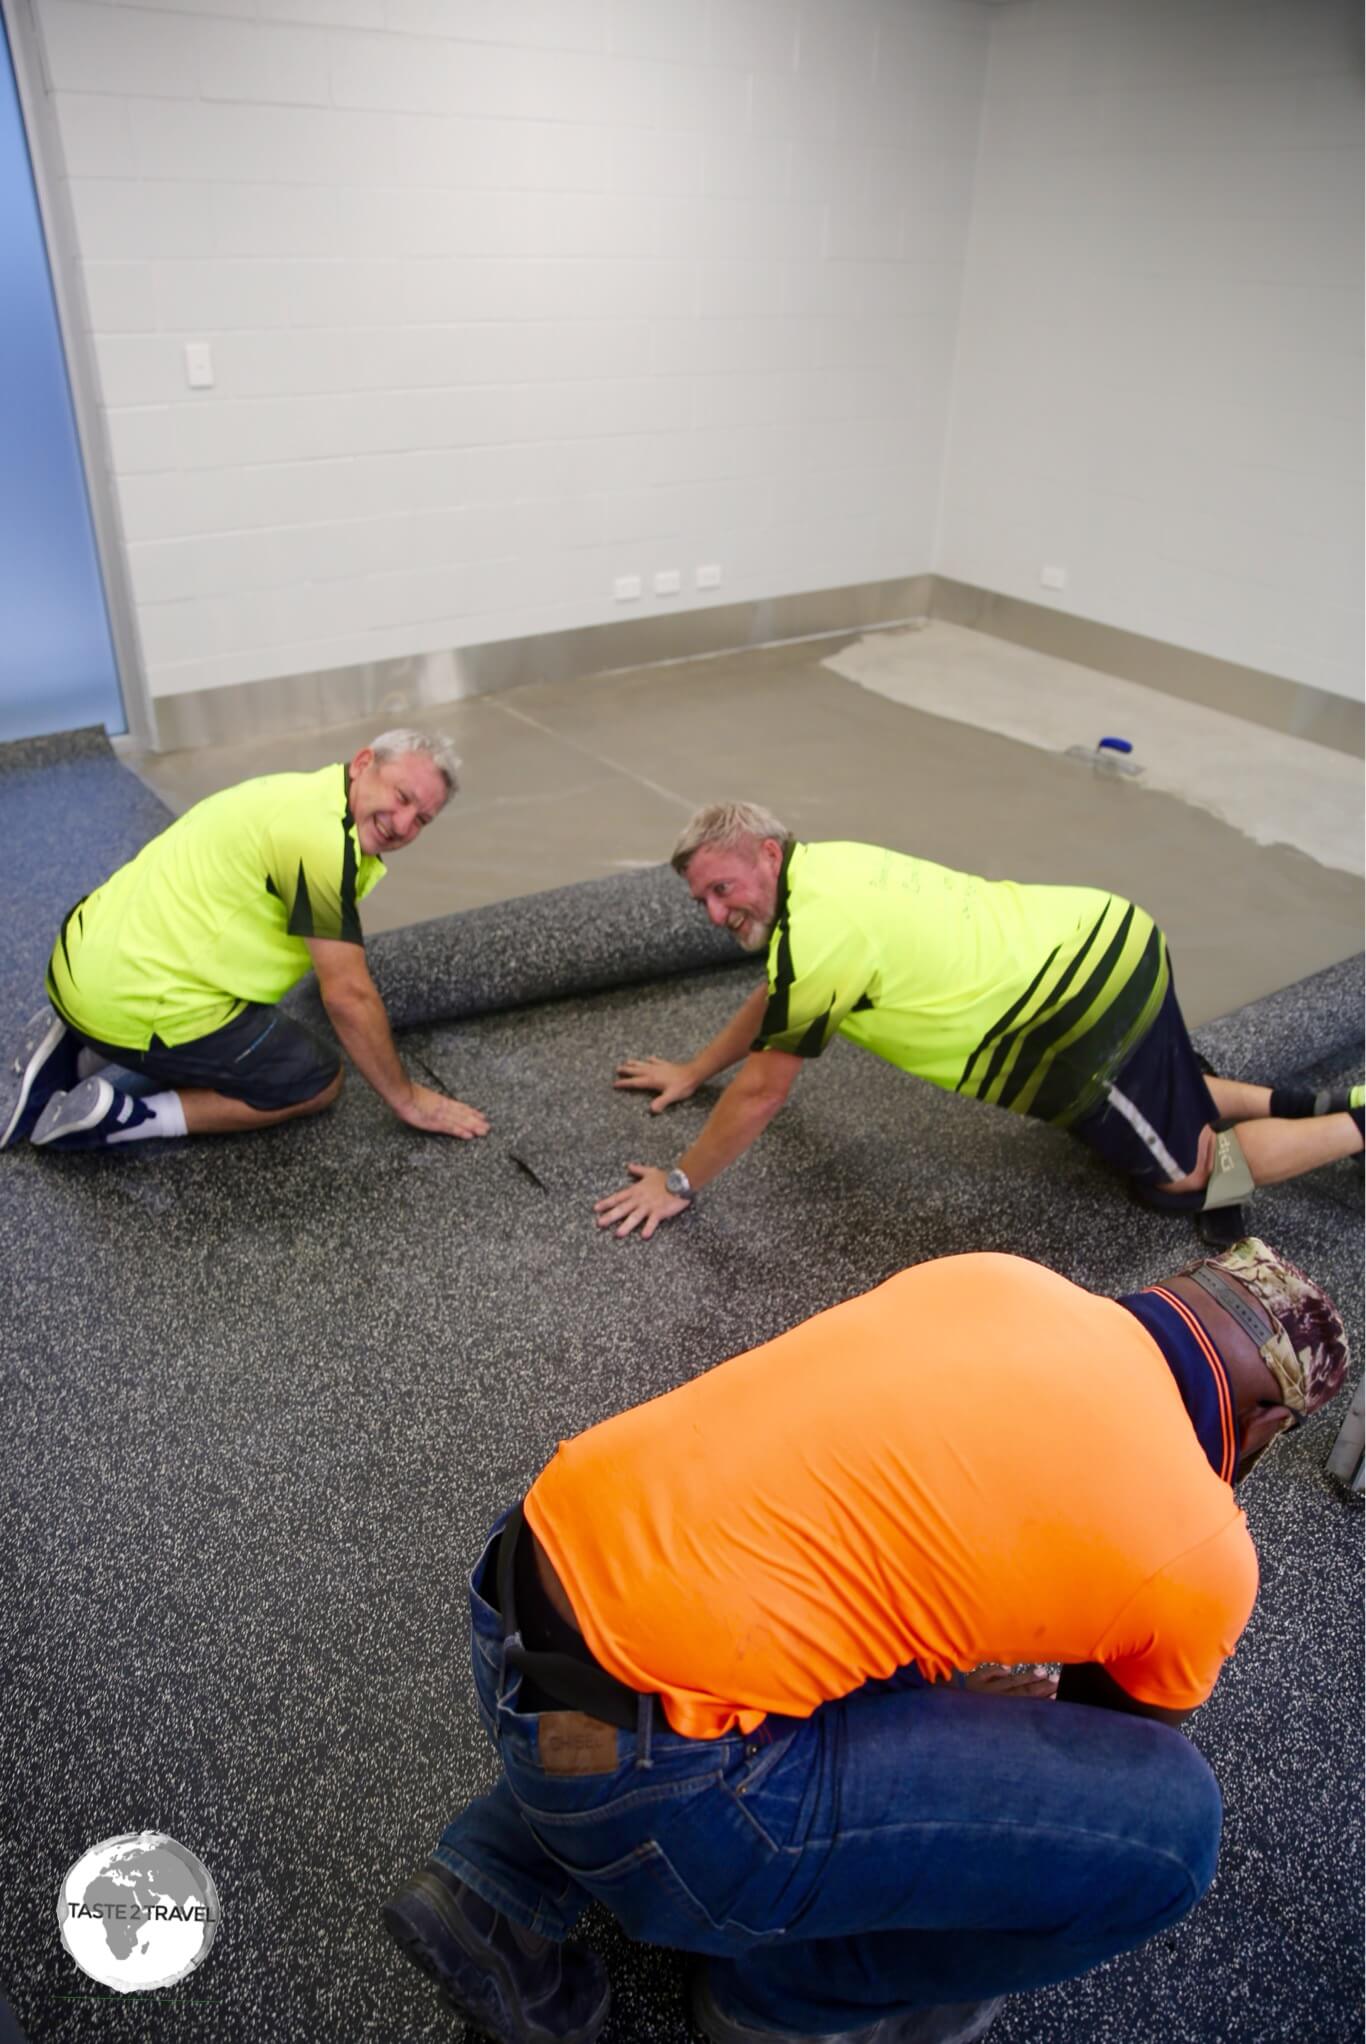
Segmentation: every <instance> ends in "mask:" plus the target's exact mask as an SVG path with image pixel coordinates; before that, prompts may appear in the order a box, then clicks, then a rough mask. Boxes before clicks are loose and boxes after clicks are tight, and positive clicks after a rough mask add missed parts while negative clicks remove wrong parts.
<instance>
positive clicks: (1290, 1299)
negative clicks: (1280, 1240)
mask: <svg viewBox="0 0 1366 2044" xmlns="http://www.w3.org/2000/svg"><path fill="white" fill-rule="evenodd" d="M1201 1265H1207V1266H1208V1267H1210V1268H1211V1269H1214V1270H1222V1271H1227V1273H1228V1275H1229V1276H1230V1277H1231V1278H1237V1280H1238V1282H1239V1283H1240V1284H1244V1285H1246V1286H1247V1288H1248V1290H1249V1291H1250V1292H1251V1293H1252V1295H1253V1297H1254V1298H1255V1299H1257V1300H1258V1301H1259V1303H1260V1304H1261V1305H1263V1306H1264V1307H1265V1308H1266V1310H1267V1312H1268V1313H1270V1314H1271V1315H1272V1316H1273V1318H1274V1319H1275V1321H1276V1322H1277V1325H1276V1328H1275V1330H1274V1332H1273V1333H1272V1335H1271V1337H1270V1339H1269V1340H1267V1341H1266V1342H1264V1343H1263V1344H1262V1345H1261V1355H1262V1360H1263V1361H1264V1362H1265V1364H1266V1366H1267V1368H1268V1369H1269V1370H1270V1371H1271V1374H1272V1376H1273V1377H1274V1378H1275V1379H1276V1382H1277V1383H1278V1384H1279V1386H1280V1390H1281V1397H1282V1399H1283V1400H1284V1401H1285V1403H1286V1405H1288V1406H1289V1408H1290V1410H1291V1411H1292V1412H1298V1413H1306V1414H1307V1413H1311V1412H1317V1411H1318V1409H1319V1407H1320V1406H1321V1405H1326V1404H1327V1402H1328V1400H1329V1399H1330V1398H1331V1397H1332V1396H1333V1395H1334V1393H1335V1392H1336V1391H1337V1390H1338V1388H1339V1387H1340V1385H1341V1383H1342V1380H1343V1378H1344V1377H1345V1376H1346V1374H1347V1362H1348V1354H1347V1336H1346V1333H1345V1331H1344V1329H1343V1325H1342V1316H1341V1314H1340V1313H1339V1312H1338V1309H1337V1307H1336V1306H1335V1305H1334V1304H1333V1301H1332V1300H1331V1299H1330V1298H1329V1296H1328V1294H1327V1292H1325V1291H1324V1289H1323V1287H1322V1285H1316V1284H1315V1283H1314V1281H1313V1279H1312V1278H1308V1277H1306V1276H1305V1274H1304V1272H1303V1271H1302V1270H1299V1269H1297V1268H1296V1266H1295V1265H1294V1264H1293V1263H1291V1262H1290V1261H1289V1260H1288V1259H1287V1258H1286V1257H1284V1256H1278V1255H1277V1253H1276V1251H1275V1250H1274V1249H1270V1248H1268V1246H1267V1244H1266V1243H1265V1242H1262V1241H1259V1240H1258V1238H1257V1237H1256V1236H1255V1235H1247V1236H1245V1237H1244V1238H1243V1240H1242V1241H1241V1242H1235V1243H1234V1245H1233V1247H1232V1248H1231V1249H1227V1250H1225V1252H1224V1254H1223V1255H1222V1256H1211V1257H1202V1258H1201V1259H1200V1263H1199V1264H1193V1265H1191V1266H1189V1267H1190V1268H1191V1269H1198V1268H1200V1267H1201Z"/></svg>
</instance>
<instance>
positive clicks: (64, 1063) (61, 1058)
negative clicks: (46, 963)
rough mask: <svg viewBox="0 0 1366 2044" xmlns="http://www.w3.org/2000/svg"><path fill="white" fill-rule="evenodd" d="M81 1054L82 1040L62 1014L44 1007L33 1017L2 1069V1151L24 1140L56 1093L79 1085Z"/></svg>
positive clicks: (0, 1144) (0, 1078) (0, 1145)
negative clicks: (77, 1063) (77, 1067)
mask: <svg viewBox="0 0 1366 2044" xmlns="http://www.w3.org/2000/svg"><path fill="white" fill-rule="evenodd" d="M78 1055H79V1043H78V1039H77V1038H76V1037H74V1036H73V1035H72V1033H71V1031H70V1030H69V1029H68V1028H67V1026H66V1024H65V1022H63V1020H62V1018H61V1016H60V1015H55V1014H54V1013H53V1011H52V1009H51V1008H41V1009H40V1010H39V1011H38V1013H37V1014H36V1015H34V1016H31V1017H30V1019H29V1021H28V1023H27V1025H26V1026H25V1029H24V1033H23V1035H22V1036H21V1037H20V1039H19V1041H18V1043H17V1044H16V1045H15V1048H14V1055H13V1057H12V1058H11V1059H10V1060H9V1062H8V1063H7V1064H6V1065H5V1067H4V1070H3V1071H0V1150H7V1149H8V1148H9V1146H10V1144H11V1143H19V1142H22V1141H23V1139H24V1137H25V1136H26V1135H29V1134H30V1133H31V1132H32V1129H33V1126H34V1123H35V1122H36V1121H37V1119H38V1117H39V1115H40V1114H41V1113H42V1111H43V1109H44V1108H45V1107H46V1106H47V1103H48V1101H49V1100H50V1099H51V1098H52V1096H53V1094H54V1093H64V1092H65V1091H66V1089H67V1088H68V1087H69V1086H74V1085H75V1083H76V1059H77V1056H78Z"/></svg>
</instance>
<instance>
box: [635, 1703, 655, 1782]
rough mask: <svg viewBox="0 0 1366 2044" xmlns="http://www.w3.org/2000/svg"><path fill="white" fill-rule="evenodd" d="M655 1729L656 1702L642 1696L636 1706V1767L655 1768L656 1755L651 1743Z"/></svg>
mask: <svg viewBox="0 0 1366 2044" xmlns="http://www.w3.org/2000/svg"><path fill="white" fill-rule="evenodd" d="M654 1729H655V1700H654V1698H653V1696H646V1695H644V1694H642V1695H641V1698H640V1701H639V1703H638V1704H637V1705H636V1766H637V1767H653V1766H654V1764H655V1763H654V1755H653V1753H652V1751H651V1742H652V1740H653V1738H654Z"/></svg>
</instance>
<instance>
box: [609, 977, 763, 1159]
mask: <svg viewBox="0 0 1366 2044" xmlns="http://www.w3.org/2000/svg"><path fill="white" fill-rule="evenodd" d="M767 1006H768V987H767V985H763V986H757V987H756V988H755V989H754V992H753V993H752V994H751V995H750V996H749V998H748V1000H747V1001H746V1002H745V1004H744V1006H743V1007H742V1008H741V1009H740V1011H739V1013H738V1014H736V1015H732V1017H731V1019H730V1021H729V1022H727V1024H726V1026H725V1028H724V1029H722V1030H721V1031H720V1032H719V1033H718V1034H717V1035H716V1036H714V1037H713V1038H712V1040H711V1042H710V1043H708V1044H706V1045H704V1046H703V1048H702V1049H701V1050H699V1051H698V1053H697V1055H696V1057H691V1058H688V1059H687V1060H686V1061H685V1062H684V1063H682V1064H677V1063H674V1062H673V1061H671V1060H670V1059H669V1058H662V1057H646V1058H627V1060H626V1062H625V1063H624V1064H620V1065H618V1066H617V1076H616V1078H615V1080H614V1081H613V1084H614V1085H615V1086H616V1087H617V1089H618V1091H619V1092H623V1093H654V1094H656V1095H657V1096H658V1097H657V1098H656V1099H654V1100H652V1101H651V1102H650V1112H651V1114H660V1113H662V1111H663V1110H664V1108H666V1107H672V1106H673V1104H674V1102H675V1101H676V1100H688V1099H690V1098H691V1097H692V1095H693V1094H694V1093H695V1092H696V1091H697V1089H698V1087H699V1086H705V1084H706V1083H707V1080H708V1079H714V1078H715V1077H716V1075H717V1073H718V1072H724V1071H726V1070H727V1069H728V1067H729V1066H731V1065H733V1064H735V1063H736V1062H737V1060H738V1059H740V1058H742V1057H744V1056H745V1054H746V1052H747V1051H748V1050H749V1047H750V1045H751V1044H752V1043H753V1041H754V1039H755V1037H756V1036H757V1035H758V1034H759V1029H760V1025H761V1024H762V1022H763V1019H764V1009H765V1008H766V1007H767ZM737 1155H738V1152H737ZM718 1168H719V1167H718ZM691 1175H692V1174H691V1173H689V1176H690V1177H691Z"/></svg>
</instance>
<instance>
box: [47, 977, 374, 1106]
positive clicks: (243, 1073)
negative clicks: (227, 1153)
mask: <svg viewBox="0 0 1366 2044" xmlns="http://www.w3.org/2000/svg"><path fill="white" fill-rule="evenodd" d="M75 1033H76V1034H77V1035H78V1036H80V1037H81V1038H82V1040H83V1041H84V1042H86V1043H89V1044H90V1045H91V1047H92V1048H93V1049H95V1050H99V1051H103V1052H104V1054H105V1056H106V1057H109V1058H112V1059H113V1060H114V1062H115V1063H116V1064H120V1065H122V1066H123V1067H124V1069H125V1070H126V1071H130V1072H143V1073H145V1074H146V1076H147V1077H148V1078H149V1079H155V1080H156V1081H158V1083H159V1084H161V1085H163V1086H169V1087H172V1088H173V1089H174V1090H175V1091H177V1092H179V1091H180V1090H181V1089H182V1088H185V1087H188V1086H203V1087H206V1088H207V1089H208V1091H209V1092H211V1093H225V1094H226V1095H227V1097H228V1098H229V1100H241V1101H243V1102H244V1103H245V1104H246V1105H247V1106H248V1107H255V1108H257V1109H259V1110H260V1112H261V1113H263V1114H269V1113H270V1112H271V1111H272V1110H273V1109H275V1108H279V1107H297V1106H298V1105H299V1103H300V1101H302V1100H312V1099H313V1098H314V1096H315V1095H316V1094H319V1093H321V1092H322V1091H323V1089H324V1087H326V1086H330V1085H331V1083H332V1081H333V1079H335V1078H336V1076H337V1073H338V1071H339V1070H340V1069H341V1061H340V1059H339V1058H338V1057H337V1055H336V1053H335V1052H334V1051H330V1050H328V1049H327V1048H326V1047H325V1046H324V1045H323V1044H321V1043H319V1042H318V1041H317V1039H316V1038H315V1037H312V1036H310V1035H309V1033H308V1031H307V1030H306V1029H303V1028H301V1027H300V1025H299V1024H298V1023H297V1022H294V1021H292V1020H291V1019H290V1017H289V1016H288V1015H284V1014H282V1013H281V1012H280V1010H279V1009H278V1008H269V1007H264V1006H262V1005H261V1004H260V1003H259V1002H251V1003H249V1004H248V1006H247V1007H245V1008H244V1009H243V1010H242V1012H241V1014H240V1015H234V1016H233V1018H232V1020H231V1022H225V1023H224V1024H223V1027H222V1028H221V1029H211V1030H210V1031H209V1033H208V1035H207V1036H196V1037H195V1038H194V1039H193V1041H192V1042H190V1043H177V1044H175V1045H174V1046H172V1045H170V1044H166V1043H163V1042H162V1041H161V1039H160V1038H159V1037H157V1036H154V1037H153V1038H152V1041H151V1043H150V1044H149V1045H148V1047H147V1049H146V1050H125V1049H122V1048H121V1047H120V1046H119V1045H118V1044H117V1043H101V1042H99V1041H98V1039H97V1038H95V1037H93V1036H86V1035H85V1033H84V1031H82V1030H77V1031H76V1032H75Z"/></svg>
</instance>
